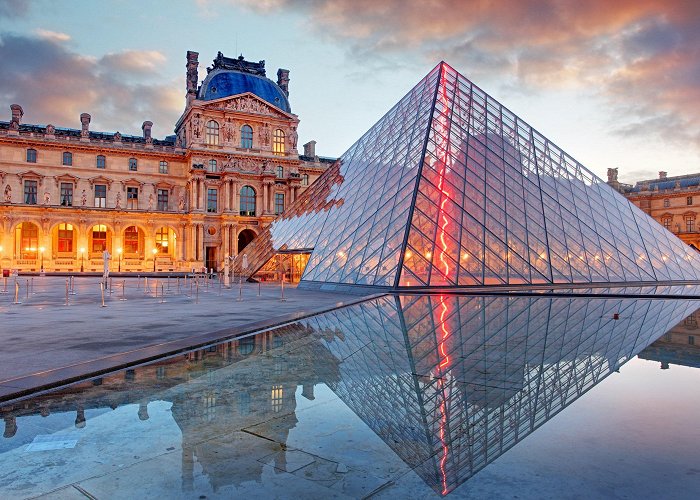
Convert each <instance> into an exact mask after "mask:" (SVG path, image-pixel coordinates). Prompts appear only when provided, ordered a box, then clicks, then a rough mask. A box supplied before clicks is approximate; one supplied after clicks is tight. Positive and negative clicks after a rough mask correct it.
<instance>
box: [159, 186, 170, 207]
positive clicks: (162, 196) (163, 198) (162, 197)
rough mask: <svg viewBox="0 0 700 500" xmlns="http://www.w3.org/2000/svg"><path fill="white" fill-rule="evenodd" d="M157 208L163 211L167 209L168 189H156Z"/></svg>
mask: <svg viewBox="0 0 700 500" xmlns="http://www.w3.org/2000/svg"><path fill="white" fill-rule="evenodd" d="M158 210H160V211H162V212H165V211H167V210H168V190H167V189H159V190H158Z"/></svg>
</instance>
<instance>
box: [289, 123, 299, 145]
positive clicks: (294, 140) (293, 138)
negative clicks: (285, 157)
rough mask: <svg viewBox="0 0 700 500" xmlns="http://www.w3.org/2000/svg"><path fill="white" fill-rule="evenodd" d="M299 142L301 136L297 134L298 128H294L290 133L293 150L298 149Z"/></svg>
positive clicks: (290, 143)
mask: <svg viewBox="0 0 700 500" xmlns="http://www.w3.org/2000/svg"><path fill="white" fill-rule="evenodd" d="M298 140H299V134H297V128H296V127H292V130H291V131H290V132H289V145H290V146H291V147H292V149H296V148H297V141H298Z"/></svg>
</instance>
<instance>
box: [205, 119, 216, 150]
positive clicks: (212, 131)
mask: <svg viewBox="0 0 700 500" xmlns="http://www.w3.org/2000/svg"><path fill="white" fill-rule="evenodd" d="M206 128H207V132H206V139H207V144H211V145H213V146H216V145H217V144H219V124H218V123H216V122H215V121H214V120H209V121H208V122H207V127H206Z"/></svg>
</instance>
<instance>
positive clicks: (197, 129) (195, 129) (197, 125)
mask: <svg viewBox="0 0 700 500" xmlns="http://www.w3.org/2000/svg"><path fill="white" fill-rule="evenodd" d="M192 135H193V136H194V137H196V138H197V139H199V138H200V137H201V135H202V131H201V120H200V119H199V113H195V115H194V116H193V117H192Z"/></svg>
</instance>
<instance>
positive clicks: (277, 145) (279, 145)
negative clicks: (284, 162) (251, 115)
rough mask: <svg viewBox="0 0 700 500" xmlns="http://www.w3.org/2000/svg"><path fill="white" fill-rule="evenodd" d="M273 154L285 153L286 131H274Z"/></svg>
mask: <svg viewBox="0 0 700 500" xmlns="http://www.w3.org/2000/svg"><path fill="white" fill-rule="evenodd" d="M272 154H276V155H284V132H282V131H281V130H280V129H277V130H275V131H274V132H273V133H272Z"/></svg>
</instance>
